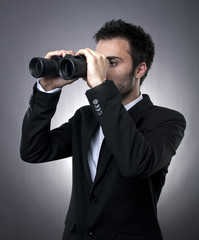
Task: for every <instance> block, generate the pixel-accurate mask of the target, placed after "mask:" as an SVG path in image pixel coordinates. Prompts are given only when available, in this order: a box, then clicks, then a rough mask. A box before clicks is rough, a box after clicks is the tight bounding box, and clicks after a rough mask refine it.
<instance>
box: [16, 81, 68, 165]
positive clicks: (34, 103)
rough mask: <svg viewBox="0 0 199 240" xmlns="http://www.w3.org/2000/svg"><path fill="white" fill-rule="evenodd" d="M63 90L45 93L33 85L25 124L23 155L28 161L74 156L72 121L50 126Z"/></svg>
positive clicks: (45, 160) (23, 125) (23, 128)
mask: <svg viewBox="0 0 199 240" xmlns="http://www.w3.org/2000/svg"><path fill="white" fill-rule="evenodd" d="M60 92H61V91H59V92H56V93H50V94H49V93H44V92H40V91H38V90H37V88H36V85H35V86H34V87H33V94H32V96H31V99H30V102H29V108H28V110H27V112H26V114H25V117H24V120H23V124H22V136H21V146H20V155H21V158H22V159H23V160H24V161H27V162H31V163H40V162H47V161H52V160H56V159H60V158H64V157H69V156H71V152H72V143H71V142H72V140H71V131H72V127H71V124H70V122H69V123H65V124H63V125H62V126H61V127H59V128H56V129H54V130H52V131H51V130H50V122H51V119H52V117H53V115H54V113H55V111H56V106H57V103H58V100H59V97H60Z"/></svg>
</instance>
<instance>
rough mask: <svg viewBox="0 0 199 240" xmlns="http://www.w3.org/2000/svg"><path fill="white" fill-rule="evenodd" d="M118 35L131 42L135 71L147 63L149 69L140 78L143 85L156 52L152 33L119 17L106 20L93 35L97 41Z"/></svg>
mask: <svg viewBox="0 0 199 240" xmlns="http://www.w3.org/2000/svg"><path fill="white" fill-rule="evenodd" d="M116 37H121V38H124V39H126V40H127V41H128V42H129V45H130V51H131V57H132V60H133V72H134V70H135V68H136V67H137V66H138V65H139V64H140V63H142V62H145V63H146V66H147V71H146V73H145V75H144V76H143V77H142V78H141V79H140V85H141V84H142V82H143V80H144V78H145V77H146V75H147V73H148V70H149V69H150V68H151V65H152V62H153V58H154V54H155V47H154V43H153V41H152V38H151V36H150V34H148V33H146V32H145V31H144V30H143V28H142V27H140V26H136V25H133V24H130V23H126V22H124V21H123V20H121V19H119V20H111V21H108V22H106V23H105V24H104V25H103V26H102V27H101V28H100V30H99V31H98V32H97V33H96V34H95V35H94V36H93V38H94V39H95V41H96V42H97V43H98V42H99V41H100V40H106V39H113V38H116Z"/></svg>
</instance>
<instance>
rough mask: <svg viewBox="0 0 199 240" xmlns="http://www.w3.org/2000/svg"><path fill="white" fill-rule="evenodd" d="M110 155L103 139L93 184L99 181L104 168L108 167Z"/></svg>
mask: <svg viewBox="0 0 199 240" xmlns="http://www.w3.org/2000/svg"><path fill="white" fill-rule="evenodd" d="M111 156H112V153H111V152H110V150H109V148H108V145H107V144H106V139H104V141H103V143H102V146H101V150H100V155H99V159H98V165H97V172H96V176H95V180H94V184H95V183H96V182H97V181H98V180H99V179H100V177H101V176H102V175H103V173H104V171H105V169H106V167H107V166H108V163H109V162H110V159H111Z"/></svg>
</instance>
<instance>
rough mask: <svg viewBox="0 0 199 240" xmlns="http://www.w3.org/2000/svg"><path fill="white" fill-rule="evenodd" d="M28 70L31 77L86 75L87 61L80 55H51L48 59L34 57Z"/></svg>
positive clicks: (65, 77)
mask: <svg viewBox="0 0 199 240" xmlns="http://www.w3.org/2000/svg"><path fill="white" fill-rule="evenodd" d="M29 70H30V73H31V75H32V76H33V77H35V78H41V77H49V76H54V77H58V76H61V77H62V78H63V79H65V80H69V79H74V78H81V77H86V75H87V63H86V58H85V57H84V56H82V55H79V56H72V55H66V56H65V57H64V58H62V57H59V56H52V57H51V58H50V59H46V58H40V57H36V58H33V59H32V60H31V61H30V63H29Z"/></svg>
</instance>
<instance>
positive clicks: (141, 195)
mask: <svg viewBox="0 0 199 240" xmlns="http://www.w3.org/2000/svg"><path fill="white" fill-rule="evenodd" d="M59 95H60V93H54V94H46V93H42V92H39V91H38V90H36V87H34V91H33V96H32V98H31V101H30V106H29V109H28V111H27V113H26V115H25V118H24V121H23V128H22V140H21V157H22V159H23V160H25V161H28V162H31V163H41V162H46V161H53V160H56V159H61V158H66V157H69V156H73V186H72V195H71V201H70V206H69V210H68V213H67V216H66V221H65V230H64V234H63V240H72V239H75V240H83V239H97V240H114V239H119V240H161V239H162V235H161V230H160V228H159V224H158V220H157V206H156V205H157V202H158V199H159V196H160V193H161V189H162V187H163V185H164V182H165V175H166V173H167V169H168V166H169V164H170V161H171V158H172V156H173V155H174V154H175V152H176V149H177V147H178V146H179V144H180V142H181V139H182V138H183V135H184V129H185V120H184V117H183V116H182V115H181V114H180V113H178V112H176V111H173V110H170V109H166V108H162V107H157V106H154V105H153V104H152V102H151V101H150V99H149V97H148V96H147V95H144V98H143V100H142V101H140V102H139V103H137V104H136V105H135V106H134V107H133V108H131V109H130V110H129V111H128V112H127V111H126V110H125V108H124V107H123V106H122V104H121V96H120V94H119V92H118V90H117V88H116V87H115V85H114V83H113V82H112V81H106V82H105V83H104V84H102V85H99V86H97V87H95V88H93V89H90V90H88V91H87V92H86V95H87V98H88V100H89V103H90V106H85V107H82V108H80V109H79V110H77V112H76V113H75V114H74V116H73V117H72V118H71V119H70V120H69V121H68V122H67V123H64V124H63V125H62V126H60V127H59V128H57V129H54V130H52V131H50V120H51V118H52V116H53V114H54V112H55V110H56V105H57V102H58V99H59ZM99 125H101V126H102V129H103V133H104V136H105V141H104V143H103V146H102V150H101V153H100V157H99V162H98V166H97V173H96V177H95V180H94V183H92V181H91V177H90V170H89V166H88V160H87V152H88V148H89V144H90V140H91V137H92V136H93V134H94V132H95V131H96V129H97V128H98V127H99Z"/></svg>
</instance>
